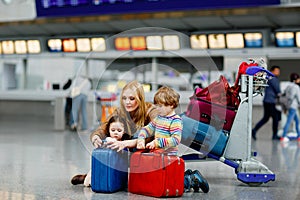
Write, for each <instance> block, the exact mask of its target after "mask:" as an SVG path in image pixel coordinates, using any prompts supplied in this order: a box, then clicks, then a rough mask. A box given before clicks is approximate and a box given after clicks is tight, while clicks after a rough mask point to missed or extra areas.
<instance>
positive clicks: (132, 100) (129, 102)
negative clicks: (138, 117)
mask: <svg viewBox="0 0 300 200" xmlns="http://www.w3.org/2000/svg"><path fill="white" fill-rule="evenodd" d="M135 96H136V95H135V92H133V91H132V90H130V89H127V90H125V91H124V92H123V96H122V101H123V105H124V107H125V109H126V111H127V112H132V111H134V110H136V109H137V108H138V106H139V105H138V102H137V100H136V97H135Z"/></svg>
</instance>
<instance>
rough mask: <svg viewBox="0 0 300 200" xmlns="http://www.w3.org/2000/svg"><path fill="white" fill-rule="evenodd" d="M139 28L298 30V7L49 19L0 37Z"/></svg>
mask: <svg viewBox="0 0 300 200" xmlns="http://www.w3.org/2000/svg"><path fill="white" fill-rule="evenodd" d="M141 27H163V28H167V29H172V30H177V31H185V32H186V31H188V32H193V31H209V30H236V29H260V28H270V29H279V28H299V30H300V7H264V8H250V9H227V10H210V11H191V12H173V13H163V14H162V15H157V14H155V13H152V14H147V15H146V17H145V15H142V14H136V15H133V14H132V15H114V16H104V17H103V16H93V17H91V16H90V17H75V18H74V17H73V18H53V19H52V18H50V19H36V20H30V21H19V22H8V23H0V37H2V38H8V37H9V38H14V37H18V38H19V37H32V36H45V37H48V36H64V35H86V34H108V33H111V34H115V33H119V32H122V31H127V30H130V29H135V28H141Z"/></svg>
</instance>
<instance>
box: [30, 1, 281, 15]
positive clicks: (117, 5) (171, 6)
mask: <svg viewBox="0 0 300 200" xmlns="http://www.w3.org/2000/svg"><path fill="white" fill-rule="evenodd" d="M278 4H280V0H263V1H262V0H208V1H204V0H36V8H37V9H36V10H37V17H58V16H87V15H106V14H126V13H145V12H165V11H179V10H181V11H185V10H199V9H218V8H237V7H252V6H265V5H278Z"/></svg>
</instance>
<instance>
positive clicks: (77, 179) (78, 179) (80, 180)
mask: <svg viewBox="0 0 300 200" xmlns="http://www.w3.org/2000/svg"><path fill="white" fill-rule="evenodd" d="M85 177H86V174H78V175H76V176H74V177H73V178H72V179H71V183H72V184H73V185H78V184H83V183H84V179H85Z"/></svg>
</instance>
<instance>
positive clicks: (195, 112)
mask: <svg viewBox="0 0 300 200" xmlns="http://www.w3.org/2000/svg"><path fill="white" fill-rule="evenodd" d="M235 115H236V109H235V108H233V107H229V106H222V105H219V104H216V103H212V102H209V101H206V100H204V99H202V98H200V97H195V96H193V97H191V98H190V103H189V105H188V108H187V112H186V116H187V117H190V118H192V119H195V120H197V121H200V122H202V123H205V124H209V125H211V126H213V127H215V128H216V129H217V130H220V129H223V130H226V131H230V130H231V127H232V124H233V121H234V118H235Z"/></svg>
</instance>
